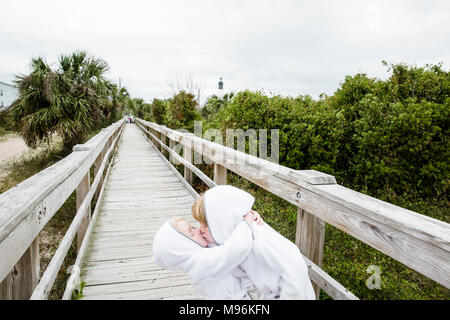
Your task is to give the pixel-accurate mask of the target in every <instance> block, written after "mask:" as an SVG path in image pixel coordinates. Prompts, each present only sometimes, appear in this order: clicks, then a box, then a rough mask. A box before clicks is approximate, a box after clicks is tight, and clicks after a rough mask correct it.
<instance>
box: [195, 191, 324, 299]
mask: <svg viewBox="0 0 450 320" xmlns="http://www.w3.org/2000/svg"><path fill="white" fill-rule="evenodd" d="M254 201H255V199H254V197H253V196H252V195H251V194H249V193H247V192H245V191H244V190H241V189H238V188H236V187H233V186H229V185H220V186H216V187H213V188H211V189H209V190H207V191H206V192H205V193H204V194H203V195H202V196H200V197H199V198H197V199H196V201H195V202H194V204H193V206H192V215H193V217H194V218H195V219H196V220H197V221H198V222H200V225H201V232H202V233H203V236H204V237H205V239H206V240H208V242H209V243H210V244H215V245H217V246H216V247H215V248H217V247H219V248H220V247H221V246H223V245H225V244H226V243H227V241H228V239H229V238H230V237H231V235H232V234H233V233H234V231H235V229H236V227H237V226H238V225H239V224H240V221H242V217H243V216H244V215H245V214H247V213H248V212H253V211H252V210H251V208H252V206H253V203H254ZM237 204H239V205H237ZM254 213H255V214H257V213H256V212H254ZM251 228H252V231H253V236H254V240H253V246H252V248H251V251H250V253H249V254H248V256H246V257H245V259H243V261H242V262H241V263H240V265H239V269H241V270H242V271H243V272H244V273H245V274H246V276H247V277H248V278H249V279H250V281H251V282H252V283H253V285H254V286H255V287H256V289H257V290H258V291H259V292H260V293H261V294H262V295H261V297H260V299H263V300H268V299H282V300H285V299H286V300H287V299H289V300H314V299H315V292H314V289H313V287H312V283H311V280H310V277H309V273H308V267H307V266H306V263H305V260H304V258H303V255H302V254H301V252H300V250H299V248H298V247H297V246H296V245H295V244H294V243H292V242H291V241H290V240H288V239H286V238H285V237H283V236H282V235H281V234H279V233H278V232H277V231H275V230H274V229H272V228H271V227H270V226H269V225H267V224H266V223H263V224H255V223H253V224H251Z"/></svg>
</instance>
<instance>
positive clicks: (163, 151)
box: [161, 133, 169, 158]
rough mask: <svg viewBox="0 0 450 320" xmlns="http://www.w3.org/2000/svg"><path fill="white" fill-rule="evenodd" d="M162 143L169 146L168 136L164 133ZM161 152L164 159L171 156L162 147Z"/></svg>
mask: <svg viewBox="0 0 450 320" xmlns="http://www.w3.org/2000/svg"><path fill="white" fill-rule="evenodd" d="M161 141H162V143H164V144H165V145H166V146H167V136H166V135H165V134H163V133H161ZM161 151H162V154H163V155H164V157H166V158H167V157H168V156H169V152H168V151H167V150H165V149H163V148H162V147H161Z"/></svg>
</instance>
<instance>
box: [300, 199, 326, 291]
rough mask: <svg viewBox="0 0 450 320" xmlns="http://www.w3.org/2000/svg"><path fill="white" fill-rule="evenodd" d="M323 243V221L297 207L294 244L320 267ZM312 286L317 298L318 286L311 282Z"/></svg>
mask: <svg viewBox="0 0 450 320" xmlns="http://www.w3.org/2000/svg"><path fill="white" fill-rule="evenodd" d="M324 243H325V222H324V221H323V220H321V219H319V218H317V217H316V216H314V215H312V214H310V213H308V212H306V211H305V210H303V209H301V208H298V211H297V230H296V233H295V244H296V245H297V246H298V247H299V248H300V251H301V252H302V253H303V254H304V255H305V256H306V257H307V258H308V259H309V260H311V261H312V262H314V263H315V264H316V265H317V266H319V267H322V260H323V246H324ZM313 287H314V291H315V292H316V299H319V294H320V288H319V286H318V285H317V284H315V283H313Z"/></svg>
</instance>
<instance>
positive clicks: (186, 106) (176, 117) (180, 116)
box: [166, 91, 201, 132]
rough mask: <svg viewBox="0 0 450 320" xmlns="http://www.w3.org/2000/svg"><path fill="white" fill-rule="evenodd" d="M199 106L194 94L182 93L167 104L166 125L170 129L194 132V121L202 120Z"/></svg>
mask: <svg viewBox="0 0 450 320" xmlns="http://www.w3.org/2000/svg"><path fill="white" fill-rule="evenodd" d="M197 106H198V102H197V100H195V96H194V95H193V94H191V93H187V92H185V91H180V92H179V93H177V94H176V95H174V96H173V97H172V98H171V99H170V100H169V102H168V104H167V109H166V125H167V126H168V127H169V128H174V129H181V128H183V129H186V130H189V131H190V132H193V131H194V121H195V120H200V119H201V115H200V112H199V111H198V110H197Z"/></svg>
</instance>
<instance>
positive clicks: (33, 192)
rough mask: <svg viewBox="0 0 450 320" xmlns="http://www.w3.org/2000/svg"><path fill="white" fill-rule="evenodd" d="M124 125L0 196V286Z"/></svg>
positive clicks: (78, 147)
mask: <svg viewBox="0 0 450 320" xmlns="http://www.w3.org/2000/svg"><path fill="white" fill-rule="evenodd" d="M124 124H125V121H124V120H123V119H122V120H119V121H117V122H116V123H114V124H112V125H110V126H109V127H107V128H104V129H102V130H101V131H100V132H99V133H98V134H97V135H96V136H94V137H93V138H91V139H90V140H89V141H87V142H86V143H85V144H83V145H76V146H74V148H73V150H74V152H72V153H71V154H69V155H68V156H67V157H65V158H64V159H62V160H60V161H59V162H57V163H55V164H54V165H52V166H50V167H48V168H46V169H44V170H42V171H40V172H39V173H37V174H35V175H34V176H32V177H30V178H28V179H26V180H25V181H23V182H21V183H19V184H18V185H16V186H15V187H13V188H11V189H9V190H7V191H6V192H4V193H2V194H1V195H0V285H1V282H2V281H3V280H5V278H6V277H7V275H9V274H10V272H11V270H12V269H13V267H14V266H15V265H16V263H18V261H19V260H20V259H21V257H22V256H23V255H24V253H25V252H26V251H27V250H28V248H29V247H30V244H31V243H32V242H33V241H35V239H36V238H37V236H38V234H39V232H40V231H41V230H42V229H43V228H44V226H45V225H46V224H47V222H48V221H49V220H50V219H51V218H52V217H53V215H54V214H55V213H56V212H57V211H58V209H59V208H60V207H61V206H62V205H63V204H64V202H65V201H66V200H67V198H68V197H69V196H70V195H71V194H72V193H73V191H74V190H75V189H76V188H77V186H78V185H79V184H80V182H81V181H82V180H83V179H84V178H85V176H86V175H87V174H88V173H89V170H90V168H91V167H92V165H93V164H94V163H97V162H98V159H100V158H102V156H103V154H104V152H105V150H104V149H105V146H106V145H107V144H108V143H110V142H111V140H112V137H113V136H116V135H117V134H118V132H119V131H120V129H121V128H122V127H123V125H124ZM28 297H29V296H28Z"/></svg>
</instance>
